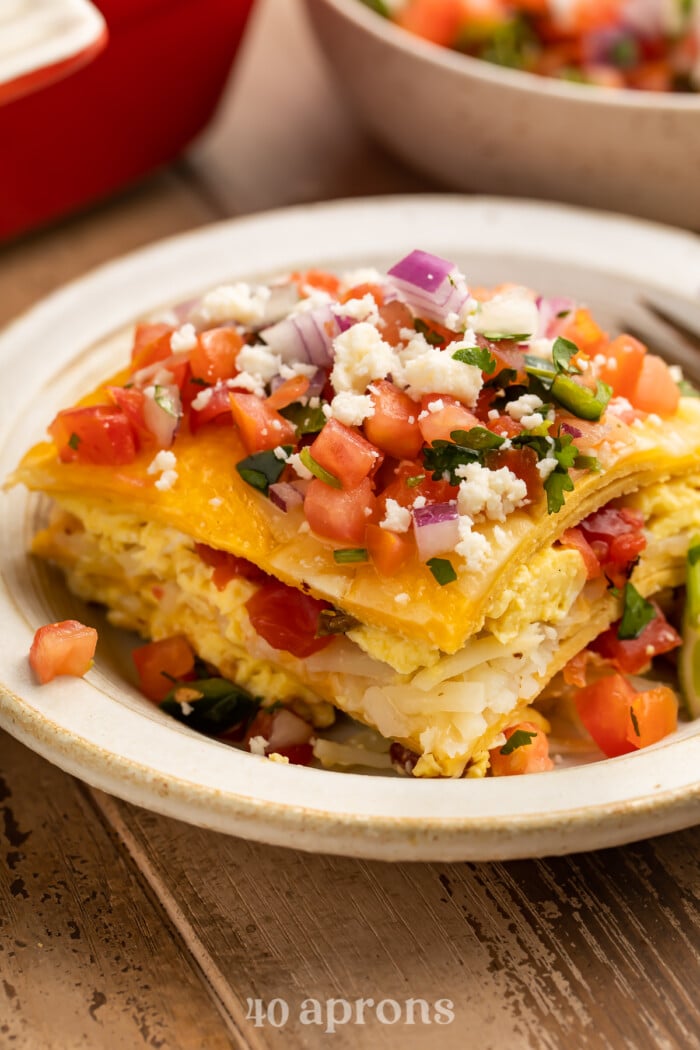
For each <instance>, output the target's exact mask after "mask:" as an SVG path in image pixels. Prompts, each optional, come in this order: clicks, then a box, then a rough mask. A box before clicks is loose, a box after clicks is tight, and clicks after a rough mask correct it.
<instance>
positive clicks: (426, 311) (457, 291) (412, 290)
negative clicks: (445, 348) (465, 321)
mask: <svg viewBox="0 0 700 1050" xmlns="http://www.w3.org/2000/svg"><path fill="white" fill-rule="evenodd" d="M388 280H389V282H390V283H391V284H393V286H394V287H395V288H396V290H397V292H398V293H399V296H400V297H401V299H403V300H404V302H405V303H407V304H408V305H409V306H410V307H411V308H412V309H413V310H414V311H415V313H416V314H418V315H419V316H421V317H429V318H431V319H432V320H434V321H440V322H443V323H444V322H446V321H447V317H448V315H449V314H452V313H459V311H460V310H461V309H462V307H463V306H464V304H465V303H466V302H467V300H468V299H469V289H468V288H467V285H466V282H465V280H464V277H463V276H462V275H461V274H460V272H459V269H458V267H457V266H456V265H455V263H452V262H449V261H448V260H447V259H441V258H440V257H439V256H438V255H431V254H430V253H429V252H422V251H418V250H416V251H413V252H411V253H410V255H407V256H406V257H405V258H404V259H401V260H400V261H399V262H397V263H396V265H395V266H392V268H391V269H390V270H389V272H388Z"/></svg>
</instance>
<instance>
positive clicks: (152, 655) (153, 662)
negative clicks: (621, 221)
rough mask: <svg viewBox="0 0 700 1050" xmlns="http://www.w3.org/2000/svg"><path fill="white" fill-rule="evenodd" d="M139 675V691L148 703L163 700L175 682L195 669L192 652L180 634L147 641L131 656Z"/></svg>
mask: <svg viewBox="0 0 700 1050" xmlns="http://www.w3.org/2000/svg"><path fill="white" fill-rule="evenodd" d="M131 655H132V657H133V659H134V664H135V665H136V671H137V673H138V676H139V688H140V689H141V692H142V693H143V695H144V696H147V697H148V699H149V700H155V701H156V702H160V701H161V700H164V699H165V697H166V696H167V695H168V693H169V692H170V690H171V689H172V688H173V685H174V684H175V682H177V681H179V680H181V679H183V678H184V679H186V678H187V677H188V676H189V675H191V673H192V671H193V670H194V651H193V649H192V646H191V645H190V643H189V642H188V641H187V639H186V638H185V637H184V635H182V634H175V635H172V636H171V637H170V638H163V639H162V640H161V641H159V642H149V643H148V644H147V645H141V646H139V648H138V649H134V651H133V653H132V654H131Z"/></svg>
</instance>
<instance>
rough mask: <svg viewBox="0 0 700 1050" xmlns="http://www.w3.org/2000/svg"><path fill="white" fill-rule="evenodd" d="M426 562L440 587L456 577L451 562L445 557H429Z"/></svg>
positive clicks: (451, 581)
mask: <svg viewBox="0 0 700 1050" xmlns="http://www.w3.org/2000/svg"><path fill="white" fill-rule="evenodd" d="M426 564H427V566H428V568H429V569H430V571H431V572H432V574H433V576H434V577H435V579H436V580H437V582H438V583H439V584H440V586H441V587H444V586H445V584H447V583H454V581H455V580H456V579H457V573H456V572H455V570H454V567H453V565H452V562H450V561H448V560H447V558H429V559H428V561H427V562H426Z"/></svg>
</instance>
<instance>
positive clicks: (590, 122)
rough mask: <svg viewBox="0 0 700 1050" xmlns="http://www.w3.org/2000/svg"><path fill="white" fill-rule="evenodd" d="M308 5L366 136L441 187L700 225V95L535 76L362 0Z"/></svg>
mask: <svg viewBox="0 0 700 1050" xmlns="http://www.w3.org/2000/svg"><path fill="white" fill-rule="evenodd" d="M306 5H307V8H308V11H309V14H310V16H311V21H312V23H313V26H314V28H315V30H316V33H317V35H318V38H319V40H320V43H321V46H322V48H323V50H324V52H325V54H326V56H327V58H328V60H329V61H330V63H331V65H332V67H333V70H334V72H335V74H336V75H337V77H338V79H339V80H340V83H341V84H342V86H343V89H344V90H345V92H346V94H347V97H348V99H349V100H350V102H351V104H352V105H353V107H354V109H355V110H356V112H357V114H358V115H359V117H360V119H361V120H362V121H363V122H364V124H365V125H366V126H367V128H368V129H369V131H370V132H371V133H372V134H373V135H374V136H376V137H377V138H378V139H379V140H381V141H382V142H384V143H385V144H386V145H387V146H388V147H389V149H391V150H392V152H394V153H395V154H397V155H398V156H399V157H400V158H401V159H403V160H405V161H407V162H408V163H409V164H411V165H412V166H413V167H415V168H418V169H419V170H420V171H422V172H425V173H426V174H428V175H430V176H432V177H433V178H435V179H437V180H438V181H439V182H442V183H445V184H447V185H450V186H453V187H455V188H457V189H461V190H465V191H467V192H469V191H475V190H478V191H487V192H489V193H505V194H517V195H519V196H532V197H542V198H547V199H551V200H564V201H573V202H576V203H580V204H587V205H592V206H595V207H599V208H601V207H602V208H608V209H612V210H616V211H621V212H628V213H630V214H634V215H644V216H647V217H649V218H654V219H659V220H661V221H664V222H670V223H674V224H676V225H678V226H683V227H685V228H690V229H700V94H698V95H691V94H687V95H686V94H674V95H667V94H663V93H660V92H635V91H630V90H612V89H607V88H598V87H591V86H586V85H580V84H569V83H565V82H563V81H559V80H554V79H547V78H544V77H537V76H534V75H532V74H529V73H521V72H518V71H516V70H509V69H502V68H500V67H497V66H494V65H490V64H489V63H487V62H483V61H480V60H479V59H474V58H469V57H467V56H465V55H461V54H457V53H456V52H453V51H449V50H448V49H447V48H442V47H437V46H436V45H434V44H431V43H428V42H426V41H423V40H421V39H419V38H418V37H415V36H413V35H411V34H410V33H407V32H405V31H404V30H402V29H400V28H399V27H398V26H395V25H393V24H392V23H391V22H389V21H387V20H386V19H384V18H382V17H380V16H379V15H377V14H375V13H374V12H373V11H371V10H370V9H369V8H368V7H366V6H365V5H364V4H363V3H361V2H360V0H306Z"/></svg>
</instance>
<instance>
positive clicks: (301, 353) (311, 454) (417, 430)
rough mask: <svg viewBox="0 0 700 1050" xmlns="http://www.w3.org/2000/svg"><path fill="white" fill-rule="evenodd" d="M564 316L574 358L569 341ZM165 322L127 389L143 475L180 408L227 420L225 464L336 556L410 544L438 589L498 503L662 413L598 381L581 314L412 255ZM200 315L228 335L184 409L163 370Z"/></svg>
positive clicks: (213, 300) (603, 370)
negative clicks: (150, 451) (158, 347)
mask: <svg viewBox="0 0 700 1050" xmlns="http://www.w3.org/2000/svg"><path fill="white" fill-rule="evenodd" d="M581 312H583V314H584V315H586V318H585V319H584V320H585V323H584V324H583V326H582V327H581V329H580V330H581V332H582V338H583V339H586V338H589V336H590V333H591V332H593V335H594V338H592V341H591V349H590V352H588V351H587V348H586V346H585V345H584V343H581V345H579V343H576V342H572V341H571V338H570V337H571V336H576V335H577V332H578V331H579V330H578V329H577V327H576V325H577V318H578V316H579V314H580V313H581ZM172 316H173V319H175V318H177V319H178V322H179V323H178V324H177V325H175V324H173V328H172V331H171V333H170V335H169V346H170V350H171V351H172V355H173V356H172V357H170V358H169V357H167V356H166V357H165V359H163V360H157V361H156V363H155V364H154V365H149V366H147V367H145V368H142V369H139V370H136V371H135V372H134V374H133V376H132V380H133V381H132V382H131V383H130V384H129V385H130V386H132V387H133V386H134V385H135V386H136V387H138V388H140V390H141V391H142V395H143V406H144V407H143V413H144V417H145V424H146V428H147V429H148V428H150V429H151V430H152V432H153V434H154V436H155V437H156V439H157V445H156V447H158V443H160V445H161V447H160V450H159V451H157V452H156V454H155V455H154V456H153V459H152V460H151V462H150V464H149V466H148V468H147V472H148V474H149V475H150V476H152V477H153V478H154V485H155V487H156V488H157V489H158V490H160V491H168V490H169V489H171V488H172V487H173V486H174V485H175V484H176V482H177V480H178V472H177V458H176V454H175V452H174V451H173V450H172V449H171V448H170V445H174V444H175V442H176V437H177V434H178V432H179V430H180V425H181V423H182V422H183V420H184V427H185V430H187V418H188V414H189V420H190V421H191V422H192V421H196V420H197V416H198V414H201V420H202V422H201V424H200V425H201V426H204V425H205V424H206V423H208V422H209V421H210V419H211V420H213V419H221V418H222V414H224V413H228V420H227V421H228V424H229V425H230V424H231V423H234V424H235V425H236V426H237V427H238V429H239V434H240V436H241V440H242V441H243V443H244V445H245V447H246V449H247V451H248V453H249V455H248V456H247V457H246V459H245V461H243V460H241V461H240V462H239V463H233V464H232V469H239V468H240V469H239V473H240V476H241V477H242V478H243V480H244V481H246V482H247V483H248V484H250V485H252V486H253V487H254V488H257V489H258V491H259V492H261V493H262V495H263V496H267V497H269V498H270V500H271V502H272V503H273V504H274V506H275V508H276V511H275V513H277V512H279V513H283V514H286V513H290V512H291V511H294V513H296V514H298V515H299V519H300V520H298V521H297V527H298V528H299V530H300V531H304V532H312V533H314V534H315V535H316V536H317V537H318V538H320V539H321V540H325V541H327V542H328V543H329V544H331V545H332V548H333V556H334V558H335V560H336V562H337V563H338V564H342V565H345V566H350V567H352V566H354V565H355V564H358V563H362V562H363V561H374V562H375V565H376V566H377V567H379V564H380V560H381V556H382V555H381V552H382V550H383V551H384V553H385V555H387V552H389V554H388V555H387V556H390V557H391V558H393V559H399V561H398V562H395V561H393V562H392V565H394V566H395V564H400V559H401V558H406V557H409V556H411V551H413V552H415V551H419V552H420V556H421V557H422V558H423V561H424V562H425V564H426V565H428V567H430V569H431V571H432V572H433V575H434V576H435V579H436V580H438V582H439V583H441V585H444V584H445V583H447V582H451V580H452V579H454V578H456V576H455V575H454V572H453V568H452V566H451V563H450V562H449V558H451V557H452V556H456V557H458V558H461V559H462V560H463V562H464V565H465V566H466V567H467V568H469V569H472V570H475V571H477V570H478V569H479V568H480V567H481V566H482V565H483V564H484V561H485V559H486V557H487V555H488V552H489V549H490V546H491V545H493V544H494V543H496V544H498V543H501V542H503V541H502V538H501V537H503V536H504V533H503V530H502V529H501V528H500V525H501V524H502V523H504V522H505V521H506V520H507V519H508V518H509V517H510V516H511V515H513V514H517V513H518V512H520V511H523V510H525V509H526V508H527V507H528V506H529V505H530V504H531V503H533V502H537V501H538V500H541V501H543V502H544V501H546V504H547V511H548V513H550V514H556V513H558V512H559V511H560V510H561V508H562V507H563V506H564V503H565V501H566V498H567V496H566V494H567V493H568V492H570V491H572V489H573V487H574V483H575V478H577V477H578V476H580V475H581V474H583V473H585V472H586V471H595V472H598V471H601V470H603V469H605V467H606V465H607V464H608V462H609V461H610V457H611V455H612V454H613V453H615V452H616V451H617V450H618V449H619V448H621V447H623V446H624V443H625V442H629V441H635V440H636V441H637V442H640V443H643V441H644V437H643V433H644V428H645V427H646V426H647V425H648V424H652V425H653V424H654V423H658V425H659V426H661V425H662V419H661V418H660V417H659V416H658V415H656V414H654V413H649V412H648V411H643V410H641V409H640V407H639V405H638V404H636V403H635V401H634V397H631V399H630V397H627V396H622V394H621V393H620V392H619V390H618V389H615V385H616V379H615V376H616V368H617V364H618V362H617V359H616V358H615V357H614V355H613V356H610V355H609V353H608V351H607V350H606V349H605V348H606V347H607V346H608V345H609V340H608V339H607V336H606V335H605V333H602V332H601V331H600V329H598V328H597V326H596V325H595V322H594V319H593V318H592V317H591V316H590V314H588V313H587V311H585V309H584V310H583V311H581V310H580V309H579V308H578V307H576V306H575V304H573V303H570V302H569V301H568V300H559V299H557V300H547V299H543V298H537V297H536V295H535V293H534V292H531V291H530V290H529V289H526V288H522V287H519V286H514V285H502V286H500V288H499V289H496V290H494V291H491V292H489V291H488V290H484V289H470V288H469V287H468V285H467V282H466V278H465V277H464V275H463V274H462V273H461V271H460V270H459V269H458V268H457V266H456V265H454V264H452V263H450V262H448V261H447V260H444V259H440V258H438V257H436V256H431V255H429V254H428V253H424V252H420V251H415V252H411V253H410V254H409V255H408V256H407V257H406V258H405V259H403V260H400V261H399V262H398V263H397V264H396V265H395V266H394V267H392V268H391V269H390V270H389V271H388V273H387V274H380V273H379V272H378V271H376V270H373V269H366V270H362V271H355V272H354V273H352V274H346V275H345V276H341V277H339V278H336V277H335V276H334V275H332V274H323V273H320V274H319V272H318V271H309V272H308V273H307V274H301V275H289V277H287V278H286V279H285V278H281V279H280V280H279V281H277V282H274V283H273V284H272V285H270V286H262V285H253V284H247V283H244V282H238V283H232V284H227V285H221V286H220V287H218V288H215V289H213V290H212V291H210V292H208V293H207V294H205V295H204V296H203V297H202V298H201V299H200V300H199V301H198V302H196V303H195V304H194V305H193V306H190V308H189V310H185V309H184V308H182V307H180V308H178V309H177V310H176V311H174V312H173V315H172ZM215 328H219V329H220V330H221V334H220V335H219V337H218V338H219V341H220V342H221V341H223V343H225V342H226V340H227V337H229V336H230V339H229V342H230V344H231V346H232V347H233V350H232V352H231V354H232V356H231V359H230V364H229V365H227V366H226V368H223V366H220V364H219V363H216V362H215V363H214V371H213V373H212V374H209V375H208V378H207V379H206V380H205V379H202V378H200V377H198V376H197V375H196V373H195V374H193V375H192V382H195V383H197V384H199V389H197V390H196V392H195V393H194V395H193V396H192V393H193V392H192V389H191V388H190V391H189V394H190V396H189V399H188V400H189V403H188V404H184V403H183V402H184V398H181V393H184V392H183V391H182V390H181V389H179V388H178V382H179V383H180V384H182V380H181V379H178V378H177V376H178V375H181V373H182V365H183V363H184V364H185V365H187V364H188V363H189V366H190V367H191V368H194V361H195V358H194V357H192V358H188V355H189V354H190V353H191V352H192V351H194V350H195V348H196V347H200V348H204V350H201V352H200V354H199V356H200V357H201V356H202V353H204V351H205V350H206V345H207V344H206V342H205V341H202V340H201V339H200V337H201V334H202V332H204V331H207V330H209V329H215ZM596 332H597V333H599V335H600V338H595V333H596ZM198 359H199V358H198ZM657 360H658V359H657ZM222 369H223V370H222ZM669 376H670V377H671V381H672V382H674V383H681V382H682V377H681V374H680V372H679V371H678V369H674V370H672V371H671V372H669ZM679 377H680V378H679ZM624 393H625V394H626V393H627V391H626V390H625V391H624ZM246 399H247V400H246ZM229 406H230V408H229ZM217 413H219V415H218V416H217ZM582 420H584V421H585V423H582V424H581V427H579V426H578V425H577V424H578V423H579V422H580V421H582ZM189 429H190V432H191V433H192V434H196V432H197V430H198V427H194V426H190V427H189ZM572 471H575V473H571V472H572ZM355 497H357V500H360V499H361V500H362V501H364V502H361V503H357V502H356V499H355ZM210 503H211V505H212V507H218V506H220V505H221V498H220V497H212V499H211V500H210ZM290 520H291V519H290ZM294 520H297V519H294ZM372 529H373V530H374V533H372ZM387 534H390V535H387ZM487 536H488V539H487V538H486V537H487ZM392 537H393V539H392ZM392 544H393V546H392ZM373 545H374V546H373ZM382 545H383V546H382ZM428 551H429V552H432V553H433V557H432V558H431V557H429V555H428V554H427V553H425V552H428ZM407 552H408V553H407ZM445 559H447V560H445ZM435 560H437V561H438V562H440V561H441V564H439V565H437V566H435V565H432V564H431V563H432V562H434V561H435ZM380 571H383V570H380ZM394 571H396V570H395V567H394V568H392V569H391V572H394ZM387 572H389V570H387ZM389 574H391V573H389ZM395 600H396V602H397V603H398V604H401V603H402V602H403V601H405V600H408V599H407V597H406V596H405V595H404V593H403V592H401V593H399V594H398V595H397V596H396V598H395Z"/></svg>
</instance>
